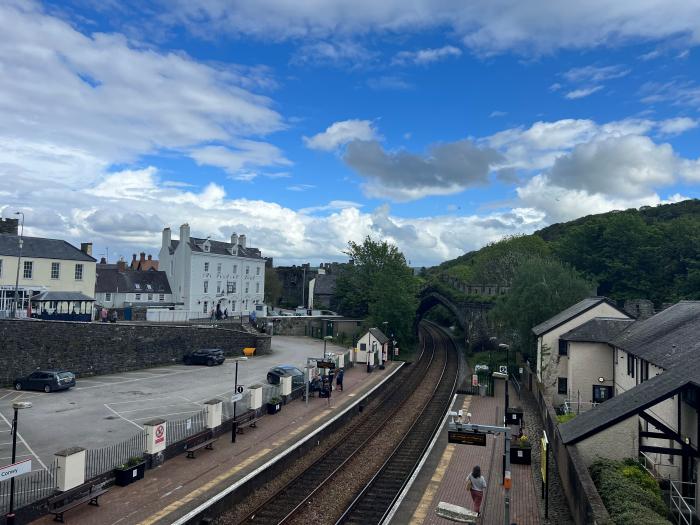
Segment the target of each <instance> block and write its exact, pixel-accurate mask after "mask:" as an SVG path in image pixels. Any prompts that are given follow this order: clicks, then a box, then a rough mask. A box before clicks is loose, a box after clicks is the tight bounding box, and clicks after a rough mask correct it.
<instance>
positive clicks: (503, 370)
mask: <svg viewBox="0 0 700 525" xmlns="http://www.w3.org/2000/svg"><path fill="white" fill-rule="evenodd" d="M498 371H499V372H500V373H501V374H507V373H508V367H507V366H506V365H501V366H499V367H498Z"/></svg>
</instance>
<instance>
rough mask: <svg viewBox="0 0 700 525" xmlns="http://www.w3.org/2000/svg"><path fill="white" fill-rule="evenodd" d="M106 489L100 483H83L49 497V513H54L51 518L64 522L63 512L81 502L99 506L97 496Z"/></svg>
mask: <svg viewBox="0 0 700 525" xmlns="http://www.w3.org/2000/svg"><path fill="white" fill-rule="evenodd" d="M108 490H109V489H105V488H102V486H101V485H91V484H85V485H80V486H79V487H75V488H73V489H71V490H67V491H65V492H61V493H60V494H57V495H56V496H53V497H52V498H49V509H50V513H51V514H53V515H54V519H53V520H54V521H58V522H61V523H65V521H64V519H63V514H64V513H66V512H67V511H69V510H71V509H74V508H75V507H78V506H79V505H82V504H83V503H87V504H88V505H94V506H95V507H99V506H100V503H99V501H98V498H99V497H100V496H102V495H103V494H105V493H106V492H108Z"/></svg>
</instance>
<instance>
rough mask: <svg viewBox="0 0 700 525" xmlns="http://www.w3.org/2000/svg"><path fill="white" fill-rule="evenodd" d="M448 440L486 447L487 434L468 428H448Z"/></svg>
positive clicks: (449, 441) (459, 443) (460, 443)
mask: <svg viewBox="0 0 700 525" xmlns="http://www.w3.org/2000/svg"><path fill="white" fill-rule="evenodd" d="M447 442H448V443H457V444H458V445H477V446H479V447H485V446H486V434H485V433H483V432H472V431H467V430H462V431H459V430H448V431H447Z"/></svg>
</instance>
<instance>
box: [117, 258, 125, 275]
mask: <svg viewBox="0 0 700 525" xmlns="http://www.w3.org/2000/svg"><path fill="white" fill-rule="evenodd" d="M117 270H119V271H120V272H125V271H126V261H125V260H124V258H123V257H122V258H121V259H119V260H118V261H117Z"/></svg>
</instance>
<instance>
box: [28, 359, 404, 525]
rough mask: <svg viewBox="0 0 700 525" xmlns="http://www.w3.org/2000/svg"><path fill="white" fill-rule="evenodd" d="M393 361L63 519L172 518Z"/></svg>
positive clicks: (41, 522) (353, 371)
mask: <svg viewBox="0 0 700 525" xmlns="http://www.w3.org/2000/svg"><path fill="white" fill-rule="evenodd" d="M399 364H400V363H399V362H395V363H394V362H389V363H387V366H386V369H385V370H379V369H378V368H375V370H374V371H373V372H372V373H371V374H367V372H366V369H365V367H364V366H361V365H359V364H358V366H355V367H352V368H349V369H346V372H345V377H344V381H343V386H344V390H343V392H340V391H338V390H337V389H336V390H334V391H333V394H332V397H331V400H330V403H329V402H328V399H325V398H324V399H321V398H315V397H312V398H310V399H309V404H308V406H307V405H306V404H305V403H304V402H303V401H302V400H301V399H298V400H295V401H293V402H291V403H290V404H288V405H286V406H284V407H283V409H282V411H281V412H280V413H278V414H275V415H272V416H268V415H266V416H264V417H263V418H262V419H261V420H260V421H259V422H258V423H257V428H252V429H246V430H245V432H244V433H243V434H240V435H238V436H237V438H236V443H235V444H234V443H231V442H230V436H228V435H224V436H222V437H221V439H219V440H218V441H217V442H216V445H215V446H214V450H206V451H201V452H200V453H199V454H198V456H197V458H196V460H192V459H187V458H186V454H184V453H183V454H181V455H180V456H178V457H176V458H173V459H171V460H169V461H167V462H166V463H164V464H163V465H162V466H161V467H158V468H156V469H152V470H148V471H146V476H145V478H144V479H143V480H141V481H139V482H137V483H134V484H132V485H129V486H127V487H112V488H111V489H110V491H109V492H108V493H107V494H105V495H104V496H102V497H101V498H100V506H99V507H93V506H87V505H83V506H81V507H78V508H76V509H74V510H71V511H70V512H69V513H67V514H66V520H67V521H69V522H70V523H71V524H77V525H79V524H89V525H99V524H109V525H112V524H117V523H118V524H120V525H131V524H141V525H156V524H157V525H164V524H166V523H167V524H171V523H174V522H175V521H177V520H178V519H179V518H180V517H181V516H184V515H186V514H187V513H188V512H190V511H191V510H193V509H195V508H197V507H198V506H199V505H201V504H202V503H204V502H205V501H206V500H207V499H209V498H210V497H212V496H213V495H215V494H217V493H219V492H221V491H222V490H223V489H224V488H226V487H229V486H231V485H233V484H235V483H236V482H238V481H239V480H241V479H243V478H244V477H246V476H247V475H249V474H250V473H252V472H254V471H255V470H256V469H257V468H259V467H260V466H262V465H264V464H265V463H267V462H268V461H270V460H272V459H273V458H275V457H276V456H277V455H279V454H281V453H283V452H284V451H285V450H287V449H289V448H290V447H293V446H294V445H295V444H296V443H298V442H299V441H301V440H302V439H304V438H306V437H307V436H308V435H309V434H311V433H312V432H313V431H314V430H316V429H317V428H319V427H321V426H322V425H323V424H325V423H326V422H328V421H330V420H332V419H333V418H335V417H336V416H338V415H339V414H340V413H342V412H343V411H345V410H347V409H349V408H350V407H351V406H352V405H353V404H354V403H355V402H357V401H358V400H359V399H360V398H361V397H362V396H363V395H364V394H365V393H367V392H369V391H370V390H371V389H372V388H374V387H376V386H377V385H378V384H380V383H381V382H382V381H384V380H386V379H387V378H388V377H389V376H390V374H392V373H394V372H395V371H396V370H397V368H398V367H399ZM52 520H53V517H52V516H51V515H47V516H44V517H43V518H41V519H38V520H35V521H34V522H32V523H33V524H34V525H50V524H52V523H54V522H53V521H52Z"/></svg>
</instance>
